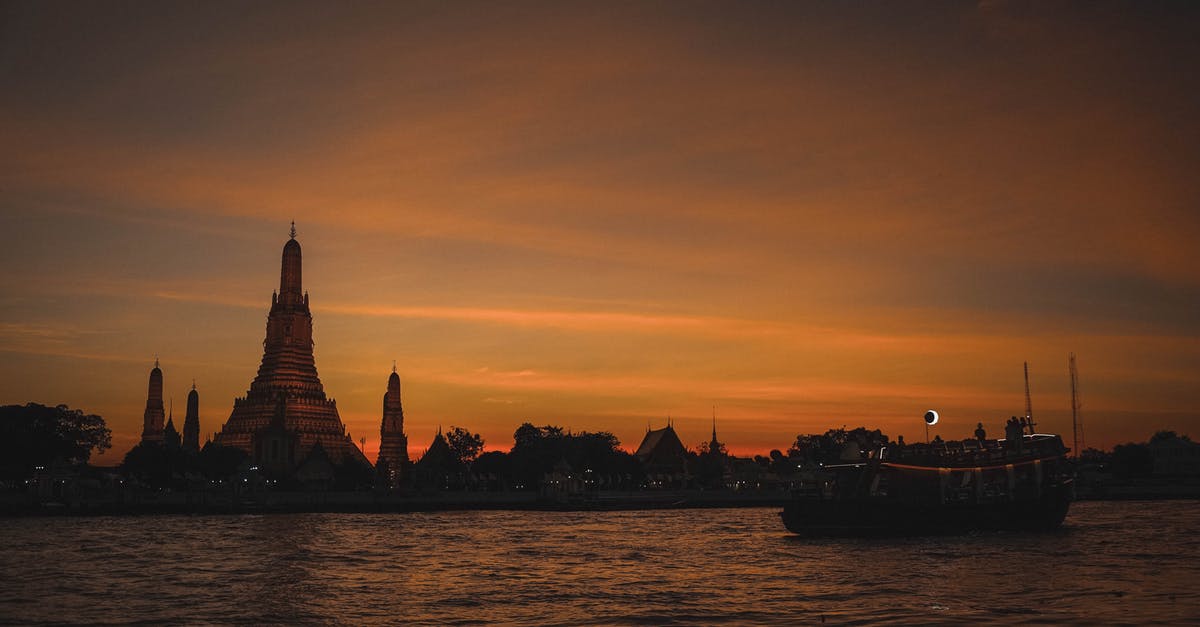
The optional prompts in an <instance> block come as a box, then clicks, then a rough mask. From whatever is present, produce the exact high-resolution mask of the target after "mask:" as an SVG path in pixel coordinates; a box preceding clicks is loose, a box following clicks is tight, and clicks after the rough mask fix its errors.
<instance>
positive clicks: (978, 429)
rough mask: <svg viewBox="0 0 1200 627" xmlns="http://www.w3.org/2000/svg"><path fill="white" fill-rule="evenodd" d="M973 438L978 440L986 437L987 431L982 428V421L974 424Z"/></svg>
mask: <svg viewBox="0 0 1200 627" xmlns="http://www.w3.org/2000/svg"><path fill="white" fill-rule="evenodd" d="M975 439H976V440H979V441H980V442H982V441H984V440H986V439H987V431H984V430H983V423H982V422H981V423H978V424H976V425H975Z"/></svg>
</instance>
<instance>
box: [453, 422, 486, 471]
mask: <svg viewBox="0 0 1200 627" xmlns="http://www.w3.org/2000/svg"><path fill="white" fill-rule="evenodd" d="M446 444H447V445H448V446H449V447H450V453H451V454H452V455H453V456H454V459H455V461H457V462H458V464H459V465H461V466H469V465H470V464H471V462H473V461H475V458H476V457H479V453H481V452H482V451H483V438H482V437H480V436H479V434H478V433H471V432H470V431H467V430H466V429H464V428H462V427H450V430H449V431H447V432H446Z"/></svg>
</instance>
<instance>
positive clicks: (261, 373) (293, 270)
mask: <svg viewBox="0 0 1200 627" xmlns="http://www.w3.org/2000/svg"><path fill="white" fill-rule="evenodd" d="M268 427H270V437H269V438H268V437H266V436H267V435H268V433H267V429H268ZM285 434H286V435H287V437H283V436H284V435H285ZM260 436H262V437H260ZM268 440H269V442H268ZM285 442H286V443H290V444H289V446H287V447H284V446H283V443H285ZM317 442H320V443H321V445H322V448H323V449H324V452H325V453H326V454H328V456H329V458H330V459H331V460H332V461H333V462H334V463H341V462H343V461H346V460H347V459H354V460H356V461H359V462H361V463H363V464H365V465H367V466H370V462H369V461H367V458H366V457H365V456H364V455H363V454H362V451H361V450H360V449H359V448H358V446H357V445H355V444H354V441H353V440H352V439H350V436H349V435H348V434H347V433H346V427H345V425H343V424H342V419H341V417H340V416H338V411H337V403H336V401H334V400H332V399H329V398H326V396H325V389H324V387H323V386H322V385H321V379H320V378H319V377H318V376H317V367H316V362H315V360H314V359H313V337H312V313H311V312H310V311H309V308H308V294H306V293H305V292H304V291H303V287H302V283H301V254H300V242H298V241H296V225H295V223H293V224H292V231H291V238H290V239H288V241H287V242H286V243H284V245H283V258H282V263H281V264H280V272H279V291H278V292H276V293H275V294H273V295H272V296H271V311H270V313H269V314H268V315H267V331H266V339H264V340H263V357H262V363H261V364H260V365H259V367H258V375H257V376H255V377H254V381H252V382H251V383H250V389H249V391H247V392H246V396H244V397H241V398H237V399H234V401H233V412H232V413H231V414H230V415H229V420H227V421H226V422H225V424H224V426H222V427H221V432H220V433H218V434H217V436H216V438H214V440H213V443H214V444H217V445H220V446H233V447H237V448H240V449H242V450H244V451H246V452H247V453H248V454H249V455H250V456H251V458H252V459H253V460H255V461H256V462H259V463H261V464H265V465H267V466H270V467H273V468H280V469H282V468H284V467H287V468H295V466H296V465H298V464H300V463H302V462H303V461H304V458H305V457H306V456H307V455H308V453H309V451H311V450H312V448H313V446H314V445H316V443H317Z"/></svg>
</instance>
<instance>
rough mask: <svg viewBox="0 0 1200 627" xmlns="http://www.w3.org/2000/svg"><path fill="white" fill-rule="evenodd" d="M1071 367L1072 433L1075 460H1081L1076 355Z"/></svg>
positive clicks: (1080, 424)
mask: <svg viewBox="0 0 1200 627" xmlns="http://www.w3.org/2000/svg"><path fill="white" fill-rule="evenodd" d="M1069 363H1070V367H1071V432H1072V434H1073V435H1074V437H1075V459H1079V452H1080V447H1081V446H1083V421H1082V420H1080V418H1079V407H1080V403H1079V369H1078V368H1076V367H1075V353H1071V357H1070V360H1069Z"/></svg>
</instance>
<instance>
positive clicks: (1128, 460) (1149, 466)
mask: <svg viewBox="0 0 1200 627" xmlns="http://www.w3.org/2000/svg"><path fill="white" fill-rule="evenodd" d="M1153 470H1154V456H1153V455H1151V453H1150V447H1149V446H1147V445H1146V444H1140V443H1134V442H1130V443H1128V444H1118V445H1117V446H1116V447H1115V448H1113V452H1112V471H1113V474H1114V475H1116V476H1118V477H1122V478H1127V479H1128V478H1134V477H1144V476H1146V475H1149V474H1150V473H1151V472H1153Z"/></svg>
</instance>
